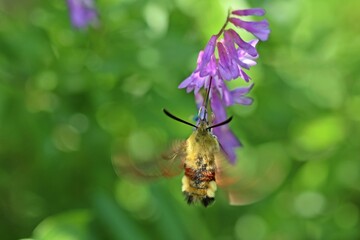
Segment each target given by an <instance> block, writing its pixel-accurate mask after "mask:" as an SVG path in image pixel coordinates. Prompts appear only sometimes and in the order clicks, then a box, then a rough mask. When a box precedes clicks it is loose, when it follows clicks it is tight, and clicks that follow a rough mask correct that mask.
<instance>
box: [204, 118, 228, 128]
mask: <svg viewBox="0 0 360 240" xmlns="http://www.w3.org/2000/svg"><path fill="white" fill-rule="evenodd" d="M232 118H233V117H232V116H231V117H229V118H228V119H226V120H225V121H223V122H221V123H218V124H215V125H212V126H210V127H208V128H206V129H212V128H216V127H219V126H222V125H225V124H227V123H229V122H230V121H231V120H232Z"/></svg>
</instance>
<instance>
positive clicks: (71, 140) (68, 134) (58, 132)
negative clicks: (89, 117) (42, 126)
mask: <svg viewBox="0 0 360 240" xmlns="http://www.w3.org/2000/svg"><path fill="white" fill-rule="evenodd" d="M80 140H81V138H80V134H79V132H78V131H77V129H75V128H74V127H73V126H71V125H58V126H57V127H56V128H55V130H54V132H53V141H54V144H55V146H56V148H57V149H59V150H60V151H64V152H71V151H76V150H78V149H79V147H80Z"/></svg>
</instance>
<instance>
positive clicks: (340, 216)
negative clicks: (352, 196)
mask: <svg viewBox="0 0 360 240" xmlns="http://www.w3.org/2000/svg"><path fill="white" fill-rule="evenodd" d="M334 220H335V222H336V224H337V225H338V226H339V227H341V228H343V229H350V228H353V227H356V225H357V224H358V222H359V209H358V207H357V206H356V205H354V204H352V203H345V204H343V205H341V206H340V207H339V208H338V209H337V211H336V213H335V215H334Z"/></svg>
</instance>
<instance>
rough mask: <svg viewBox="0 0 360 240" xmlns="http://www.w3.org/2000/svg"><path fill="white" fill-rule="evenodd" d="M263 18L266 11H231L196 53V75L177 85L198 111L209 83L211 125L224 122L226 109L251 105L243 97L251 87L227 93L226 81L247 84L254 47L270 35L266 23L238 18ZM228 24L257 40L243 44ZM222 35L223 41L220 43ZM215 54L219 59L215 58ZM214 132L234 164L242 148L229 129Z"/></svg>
mask: <svg viewBox="0 0 360 240" xmlns="http://www.w3.org/2000/svg"><path fill="white" fill-rule="evenodd" d="M264 14H265V11H264V9H261V8H253V9H245V10H235V11H232V12H231V13H230V14H229V16H228V17H227V19H226V22H225V24H224V26H223V27H222V28H221V30H220V32H219V33H218V34H216V35H213V36H211V38H210V40H209V42H208V43H207V45H206V47H205V49H204V50H203V51H200V52H199V55H198V59H197V66H196V69H195V71H194V72H193V73H192V74H191V75H190V76H189V77H188V78H186V79H185V80H184V81H183V82H182V83H181V84H180V85H179V88H186V91H187V92H191V91H194V94H195V101H196V103H197V106H198V108H200V107H201V106H203V101H204V100H203V97H202V95H201V93H200V90H201V89H203V88H204V89H208V88H209V85H210V82H211V90H210V95H209V100H210V107H211V110H212V112H213V114H214V119H213V121H214V122H213V124H217V123H220V122H222V121H224V120H225V119H226V107H229V106H231V105H234V104H241V105H250V104H251V103H252V99H251V98H249V97H246V96H245V95H246V94H247V93H248V92H249V91H250V90H251V89H252V87H253V84H251V85H250V86H249V87H242V88H236V89H234V90H229V89H228V87H227V86H226V84H225V81H231V80H234V79H237V78H242V79H243V80H245V82H249V81H250V77H249V76H248V75H247V74H246V73H245V71H244V70H245V69H247V70H249V69H250V67H252V66H254V65H256V61H255V60H256V59H257V58H258V52H257V50H256V44H257V43H258V42H259V39H260V40H261V41H266V40H267V39H268V36H269V34H270V30H269V23H268V22H267V20H262V21H259V22H251V21H244V20H241V19H239V17H241V16H263V15H264ZM229 22H230V23H232V24H233V25H234V26H235V27H237V28H241V29H244V30H246V31H248V32H250V33H252V34H253V35H254V36H255V37H256V38H255V39H253V40H251V41H249V42H246V41H244V40H243V39H242V38H241V37H240V35H239V34H238V33H237V32H236V31H235V30H233V29H231V28H230V29H226V30H225V28H226V26H227V24H228V23H229ZM222 35H223V39H221V36H222ZM216 51H217V56H218V57H216ZM213 132H214V134H215V135H216V136H217V138H218V140H219V143H220V145H221V147H222V149H223V150H224V152H225V153H226V155H227V156H228V158H229V161H230V162H231V163H235V161H236V154H235V149H236V148H237V147H240V146H241V143H240V141H239V140H238V139H237V138H236V137H235V135H234V134H233V132H232V131H231V130H230V128H229V126H228V125H222V126H219V127H217V128H214V129H213Z"/></svg>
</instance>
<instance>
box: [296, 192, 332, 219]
mask: <svg viewBox="0 0 360 240" xmlns="http://www.w3.org/2000/svg"><path fill="white" fill-rule="evenodd" d="M325 203H326V201H325V197H324V196H323V195H322V194H320V193H318V192H302V193H300V194H299V195H298V197H296V199H295V202H294V207H295V211H296V212H297V213H298V214H299V215H300V216H302V217H304V218H312V217H315V216H318V215H319V214H321V213H322V211H323V210H324V208H325Z"/></svg>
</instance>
